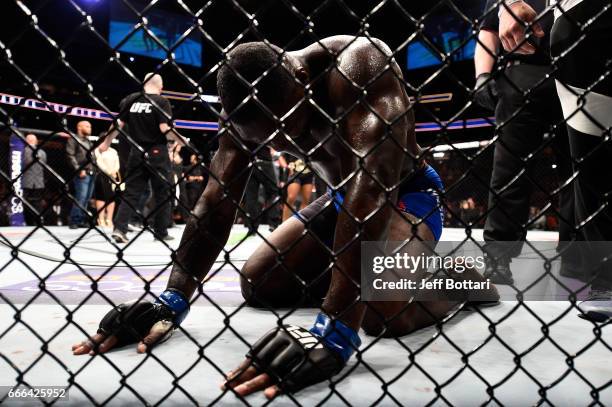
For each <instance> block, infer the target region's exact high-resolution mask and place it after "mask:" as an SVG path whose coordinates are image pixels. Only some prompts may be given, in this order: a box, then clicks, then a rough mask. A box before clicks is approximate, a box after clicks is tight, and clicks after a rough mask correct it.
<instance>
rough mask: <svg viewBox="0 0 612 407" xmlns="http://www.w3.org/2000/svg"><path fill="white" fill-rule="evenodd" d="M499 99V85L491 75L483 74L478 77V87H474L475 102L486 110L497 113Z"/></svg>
mask: <svg viewBox="0 0 612 407" xmlns="http://www.w3.org/2000/svg"><path fill="white" fill-rule="evenodd" d="M498 99H499V94H498V92H497V85H496V84H495V80H494V79H493V78H492V77H491V74H490V73H481V74H480V75H478V77H477V78H476V85H474V102H476V103H477V104H478V105H480V106H482V107H484V108H486V109H489V110H492V111H495V106H497V100H498Z"/></svg>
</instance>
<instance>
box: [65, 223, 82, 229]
mask: <svg viewBox="0 0 612 407" xmlns="http://www.w3.org/2000/svg"><path fill="white" fill-rule="evenodd" d="M68 227H69V228H70V229H78V228H80V227H81V224H80V223H71V224H70V225H68Z"/></svg>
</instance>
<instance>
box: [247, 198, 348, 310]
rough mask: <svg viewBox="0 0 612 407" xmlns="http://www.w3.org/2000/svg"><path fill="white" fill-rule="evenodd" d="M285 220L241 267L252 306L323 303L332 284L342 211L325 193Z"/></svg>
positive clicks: (248, 300) (248, 299) (248, 301)
mask: <svg viewBox="0 0 612 407" xmlns="http://www.w3.org/2000/svg"><path fill="white" fill-rule="evenodd" d="M299 217H300V218H302V219H300V218H298V217H297V216H294V217H290V218H289V219H288V220H287V221H285V222H283V224H282V225H280V226H279V227H278V228H277V229H276V230H275V231H274V232H273V233H272V234H271V235H270V236H268V237H267V238H266V240H265V241H264V242H263V243H262V244H261V245H260V246H259V247H258V248H257V250H255V252H254V253H253V254H252V255H251V256H250V258H249V259H248V260H247V262H246V263H245V265H244V266H243V268H242V272H241V287H242V295H243V297H244V299H245V300H246V301H247V303H248V304H250V305H252V306H271V307H290V306H297V305H314V304H319V303H320V302H321V301H322V299H323V297H324V295H325V293H326V292H327V288H328V287H329V281H330V271H329V266H330V264H331V257H330V249H329V248H328V247H331V241H332V239H333V234H334V230H335V226H336V219H337V213H336V211H335V209H334V207H333V205H331V202H330V197H329V196H328V195H324V196H322V197H320V198H319V199H317V200H316V201H315V202H313V203H312V204H311V205H309V206H308V207H307V208H306V209H305V210H304V211H302V212H300V216H299Z"/></svg>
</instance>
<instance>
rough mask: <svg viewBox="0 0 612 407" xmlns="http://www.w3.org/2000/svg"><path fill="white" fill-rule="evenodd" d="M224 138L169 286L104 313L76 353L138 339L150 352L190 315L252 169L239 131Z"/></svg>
mask: <svg viewBox="0 0 612 407" xmlns="http://www.w3.org/2000/svg"><path fill="white" fill-rule="evenodd" d="M219 138H220V140H219V150H218V151H217V153H216V154H215V156H214V158H213V161H212V164H211V170H210V181H209V183H208V185H207V187H206V190H205V191H204V193H203V194H202V196H201V197H200V199H199V201H198V203H197V205H196V207H195V209H194V213H193V216H192V217H191V219H190V220H189V222H188V224H187V227H186V228H185V231H184V232H183V238H182V240H181V244H180V246H179V249H178V250H177V252H176V255H175V257H174V267H173V270H172V273H171V274H170V281H169V282H168V287H167V289H166V290H165V291H164V292H163V293H162V294H161V295H160V296H159V298H158V299H157V300H156V301H155V302H154V303H153V302H149V301H138V302H135V303H134V302H131V303H124V304H120V305H118V306H116V307H115V308H114V309H113V310H111V311H110V312H109V313H107V314H106V316H105V317H104V318H103V319H102V322H101V323H100V328H99V329H98V332H97V334H95V335H94V336H92V337H91V338H90V339H89V340H86V341H83V342H79V343H77V344H75V345H74V346H73V347H72V351H73V354H75V355H82V354H86V353H89V354H93V353H94V352H100V353H103V352H106V351H108V350H109V349H112V348H114V347H116V346H122V345H125V344H127V343H132V342H136V341H138V342H139V343H138V347H137V349H138V351H139V352H145V351H146V350H147V348H148V347H149V346H152V345H153V344H155V343H158V342H161V341H163V340H165V339H167V338H168V337H169V336H170V334H171V332H172V330H173V328H176V327H177V326H178V325H180V323H181V322H182V320H183V319H184V318H185V316H186V315H187V313H188V311H189V299H190V298H191V296H192V294H193V293H194V291H195V290H196V288H197V287H198V285H199V284H200V282H201V281H202V280H203V279H204V277H205V276H206V274H207V273H208V271H209V270H210V269H211V267H212V265H213V264H214V261H215V259H216V258H217V256H218V255H219V252H220V251H221V249H222V248H223V247H224V245H225V242H226V241H227V238H228V236H229V233H230V230H231V227H232V224H233V222H234V217H235V214H236V208H237V207H238V205H239V203H240V200H241V197H242V194H243V191H244V188H245V185H246V182H247V180H248V177H249V173H250V169H249V167H248V164H249V156H248V154H246V153H244V152H243V149H241V148H240V147H239V145H238V144H237V143H238V142H237V140H235V139H234V138H233V135H232V134H231V133H230V132H229V131H226V130H222V134H220V135H219Z"/></svg>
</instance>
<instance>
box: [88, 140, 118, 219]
mask: <svg viewBox="0 0 612 407" xmlns="http://www.w3.org/2000/svg"><path fill="white" fill-rule="evenodd" d="M96 165H97V166H98V169H99V170H100V172H99V173H98V175H97V176H96V184H95V188H94V195H93V198H94V201H95V204H96V211H97V212H98V225H99V226H101V227H106V228H111V229H112V228H113V215H114V213H115V197H116V195H115V189H116V188H117V187H118V185H120V184H121V175H120V173H119V169H120V166H119V155H118V154H117V150H115V149H114V148H109V149H108V150H106V151H105V152H103V153H101V152H100V151H99V150H96Z"/></svg>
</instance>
